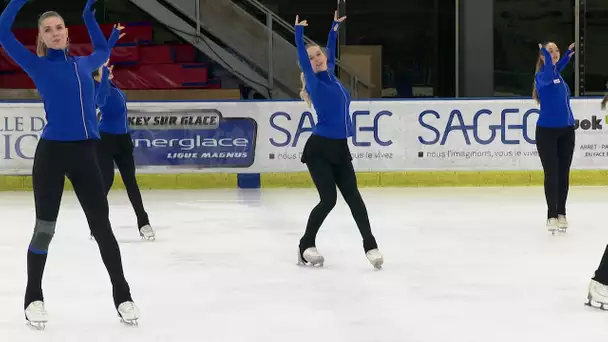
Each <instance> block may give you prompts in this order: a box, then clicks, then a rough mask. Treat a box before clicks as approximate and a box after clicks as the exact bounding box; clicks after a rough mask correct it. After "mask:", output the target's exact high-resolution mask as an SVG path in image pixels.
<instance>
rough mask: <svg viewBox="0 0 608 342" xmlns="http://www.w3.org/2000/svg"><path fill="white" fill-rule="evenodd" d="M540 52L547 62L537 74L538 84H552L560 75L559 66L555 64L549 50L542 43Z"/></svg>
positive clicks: (541, 85) (540, 85) (538, 85)
mask: <svg viewBox="0 0 608 342" xmlns="http://www.w3.org/2000/svg"><path fill="white" fill-rule="evenodd" d="M540 52H541V53H542V54H543V56H544V57H545V63H544V65H543V67H542V69H541V70H540V71H539V72H538V73H537V74H536V76H535V78H536V86H537V87H539V88H540V87H544V86H547V85H549V84H551V83H552V82H553V80H554V79H555V78H556V77H557V75H558V71H557V67H556V66H555V65H554V64H553V59H552V58H551V54H550V53H549V51H547V49H545V47H544V46H542V45H541V46H540Z"/></svg>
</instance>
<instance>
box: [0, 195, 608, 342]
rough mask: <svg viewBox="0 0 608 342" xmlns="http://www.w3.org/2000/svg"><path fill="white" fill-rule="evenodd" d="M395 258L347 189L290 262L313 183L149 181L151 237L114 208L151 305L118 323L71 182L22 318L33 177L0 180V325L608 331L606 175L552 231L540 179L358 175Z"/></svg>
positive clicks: (545, 336)
mask: <svg viewBox="0 0 608 342" xmlns="http://www.w3.org/2000/svg"><path fill="white" fill-rule="evenodd" d="M362 193H363V196H364V200H365V202H366V204H367V206H368V210H369V213H370V218H371V222H372V229H373V230H374V234H375V235H376V238H377V240H378V243H379V246H380V249H381V251H382V252H383V253H384V257H385V265H384V268H383V269H382V270H375V269H373V267H372V266H371V265H370V264H369V263H368V261H367V259H366V258H365V255H364V253H363V249H362V245H361V240H360V237H359V233H358V230H357V228H356V226H355V224H354V221H353V219H352V217H351V216H350V211H349V209H348V207H347V206H346V204H345V203H344V201H343V200H342V198H339V200H338V204H337V206H336V208H335V209H334V211H333V212H332V213H331V214H330V216H329V217H328V219H327V220H326V221H325V224H324V226H323V227H322V228H321V232H320V234H319V237H318V239H317V247H318V248H319V250H320V252H321V253H323V254H324V256H325V259H326V262H325V267H324V268H322V269H314V268H305V267H299V266H297V265H296V249H297V244H298V240H299V237H300V235H301V234H302V232H303V229H304V226H305V224H306V219H307V216H308V214H309V212H310V210H311V209H312V207H313V206H314V205H315V204H316V203H317V200H318V197H317V193H316V191H315V190H314V189H298V190H293V189H292V190H288V189H277V190H263V191H255V190H254V191H238V190H209V191H146V192H144V194H143V195H144V203H145V204H146V207H147V210H148V212H149V214H150V219H151V222H152V225H153V226H154V227H155V228H156V233H157V240H156V241H153V242H147V241H141V240H140V239H139V236H138V235H137V230H136V227H134V225H135V216H134V214H133V212H132V209H131V207H130V204H129V202H128V199H127V196H126V193H125V192H122V191H113V192H112V193H111V194H110V197H109V200H110V210H111V220H112V224H113V227H114V231H115V234H116V236H117V238H118V240H119V243H120V247H121V251H122V255H123V262H124V265H125V273H126V276H127V280H128V281H129V282H130V285H131V288H132V293H133V297H134V300H135V301H136V303H137V304H138V305H139V308H140V310H141V314H142V317H141V319H140V322H139V326H138V327H128V326H125V325H123V324H121V323H120V322H119V320H118V318H117V315H116V312H115V310H114V307H113V304H112V298H111V288H110V284H109V278H108V275H107V273H106V271H105V268H104V266H103V264H102V262H101V259H100V257H99V252H98V248H97V245H96V243H95V242H94V241H91V240H89V230H88V227H87V225H86V221H85V218H84V214H83V213H82V210H81V209H80V206H79V205H78V203H77V201H76V199H75V196H74V195H73V193H71V192H66V194H65V195H64V198H63V202H62V207H61V213H60V216H59V220H58V225H57V232H56V234H55V238H54V240H53V242H52V244H51V247H50V251H49V258H48V262H47V269H46V273H45V278H44V284H43V288H44V290H45V297H46V298H45V299H46V306H47V310H48V311H49V315H50V321H49V323H48V325H47V327H46V330H45V331H36V330H32V329H30V328H28V327H27V326H26V325H25V321H24V315H23V294H24V289H25V281H26V273H25V265H26V264H25V256H26V250H27V246H28V243H29V240H30V237H31V233H32V229H33V224H34V210H33V196H32V194H31V193H9V192H4V193H2V192H0V207H1V208H2V209H1V210H2V224H1V227H2V231H1V232H2V234H1V235H0V341H3V342H20V341H37V342H42V341H58V342H59V341H60V342H67V341H79V342H89V341H91V342H92V341H104V342H107V341H128V342H137V341H145V342H151V341H163V342H169V341H179V342H198V341H205V342H211V341H219V342H223V341H226V342H232V341H243V342H253V341H264V342H267V341H272V342H274V341H276V342H299V341H302V342H313V341H314V342H325V341H327V342H330V341H331V342H359V341H360V342H418V341H425V342H440V341H446V342H461V341H466V342H482V341H483V342H489V341H491V342H499V341H508V342H513V341H518V342H523V341H534V342H539V341H551V342H561V341H564V342H565V341H567V342H572V341H585V342H591V341H603V342H605V341H607V340H608V328H607V322H608V312H601V311H597V310H594V309H591V308H588V307H586V306H584V305H583V303H584V301H585V297H586V293H587V292H586V291H587V285H588V282H589V279H590V277H591V276H592V274H593V271H594V270H595V269H596V267H597V266H598V263H599V261H600V258H601V255H602V253H603V251H604V248H605V246H606V244H607V243H608V223H607V222H606V216H605V215H606V213H607V212H608V188H603V187H602V188H573V189H572V190H571V193H570V197H569V202H568V203H569V204H568V209H569V212H568V218H569V221H570V230H569V232H568V233H567V234H565V235H564V234H560V235H557V236H551V235H550V234H548V233H547V232H546V231H545V227H544V224H545V213H546V211H545V202H544V195H543V192H542V188H539V187H535V188H458V189H445V188H406V189H366V188H364V189H362Z"/></svg>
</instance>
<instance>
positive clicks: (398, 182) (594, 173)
mask: <svg viewBox="0 0 608 342" xmlns="http://www.w3.org/2000/svg"><path fill="white" fill-rule="evenodd" d="M260 178H261V186H262V188H308V187H312V186H313V183H312V180H311V179H310V176H309V175H308V173H306V172H297V173H288V172H281V173H263V174H261V177H260ZM137 179H138V183H139V186H140V188H141V189H144V190H147V189H214V188H215V189H218V188H229V189H230V188H232V189H234V188H237V174H229V173H199V174H191V173H188V174H138V175H137ZM357 180H358V183H359V185H360V186H361V187H458V186H466V187H471V186H494V187H496V186H498V187H503V186H539V185H542V183H543V173H542V171H466V172H464V171H456V172H454V171H434V172H359V173H357ZM570 183H571V185H573V186H577V185H595V186H597V185H608V170H573V171H572V173H571V175H570ZM65 188H66V190H71V189H72V186H71V184H70V182H69V181H67V180H66V187H65ZM113 188H114V189H124V185H123V184H122V181H121V179H120V176H119V175H118V174H117V175H116V177H115V183H114V187H113ZM29 190H32V178H31V176H0V191H29Z"/></svg>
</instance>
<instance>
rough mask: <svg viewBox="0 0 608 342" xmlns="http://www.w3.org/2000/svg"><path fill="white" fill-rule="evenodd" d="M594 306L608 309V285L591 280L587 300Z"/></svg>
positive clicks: (589, 304)
mask: <svg viewBox="0 0 608 342" xmlns="http://www.w3.org/2000/svg"><path fill="white" fill-rule="evenodd" d="M585 305H588V306H590V307H592V308H596V309H601V310H608V286H606V285H604V284H602V283H599V282H597V281H595V280H593V279H592V280H591V282H590V283H589V292H588V293H587V302H586V303H585Z"/></svg>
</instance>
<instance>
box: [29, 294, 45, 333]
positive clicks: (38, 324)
mask: <svg viewBox="0 0 608 342" xmlns="http://www.w3.org/2000/svg"><path fill="white" fill-rule="evenodd" d="M25 318H26V319H27V321H28V323H29V324H30V325H31V326H33V327H35V328H38V329H44V327H45V325H46V322H48V320H49V317H48V313H47V312H46V309H45V308H44V303H43V302H42V301H39V300H37V301H34V302H31V303H30V304H29V305H28V306H27V308H26V309H25Z"/></svg>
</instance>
